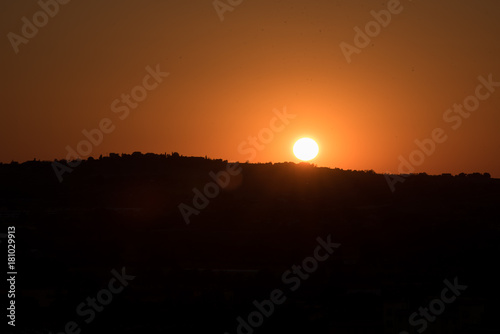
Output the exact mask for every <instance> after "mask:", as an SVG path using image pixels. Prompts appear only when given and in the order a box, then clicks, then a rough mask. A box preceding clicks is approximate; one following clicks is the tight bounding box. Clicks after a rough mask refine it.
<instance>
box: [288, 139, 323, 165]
mask: <svg viewBox="0 0 500 334" xmlns="http://www.w3.org/2000/svg"><path fill="white" fill-rule="evenodd" d="M318 152H319V147H318V144H316V142H315V141H314V140H312V139H311V138H301V139H299V140H297V141H296V142H295V145H293V154H295V156H296V157H297V158H298V159H300V160H302V161H308V160H311V159H314V158H315V157H316V156H317V155H318Z"/></svg>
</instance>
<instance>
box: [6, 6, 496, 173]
mask: <svg viewBox="0 0 500 334" xmlns="http://www.w3.org/2000/svg"><path fill="white" fill-rule="evenodd" d="M44 1H45V2H47V3H52V2H53V1H55V0H43V1H42V3H43V2H44ZM60 1H61V2H64V1H62V0H60ZM65 1H66V0H65ZM221 2H222V3H228V0H221ZM232 2H233V3H237V2H238V1H236V0H232ZM359 3H361V4H359ZM388 6H396V3H395V2H392V1H388V2H380V1H363V2H361V1H358V2H357V3H354V2H353V1H348V0H341V1H340V0H317V1H305V0H303V1H292V0H287V1H264V0H253V1H242V2H241V4H240V5H237V6H234V8H232V9H233V10H232V11H226V12H225V13H224V14H223V17H224V20H223V21H221V20H220V17H219V15H218V13H217V11H216V9H215V8H214V6H213V4H212V0H209V1H189V2H188V1H166V0H162V1H158V0H154V1H153V0H143V1H126V0H121V1H105V2H104V1H77V0H73V1H70V2H69V3H67V4H59V8H58V11H57V12H56V13H53V17H48V19H47V22H46V24H45V25H41V26H40V27H39V28H38V32H37V33H36V35H35V36H33V37H32V38H27V39H26V41H27V42H26V43H24V44H23V43H21V44H18V45H17V46H13V45H14V44H13V43H12V42H11V40H10V39H12V36H13V35H11V38H10V39H9V35H8V34H9V33H13V34H16V35H17V36H22V34H23V32H22V27H23V24H24V23H23V21H22V18H23V17H27V18H28V20H29V21H30V22H33V15H34V14H36V13H37V12H38V11H40V10H41V7H40V5H39V4H38V3H37V2H34V1H30V2H28V1H23V2H22V3H19V2H15V3H14V2H3V3H2V4H0V9H1V10H0V16H1V23H0V27H1V31H2V32H3V35H4V38H3V42H2V44H1V46H0V47H1V50H0V52H1V55H2V62H1V64H0V66H1V68H2V72H1V73H2V87H1V92H2V93H1V94H2V102H3V103H2V112H1V116H0V161H1V162H4V163H6V162H10V161H12V160H15V161H25V160H32V159H33V158H37V159H41V160H52V159H54V158H58V159H61V158H64V157H65V156H66V154H67V152H66V147H67V146H68V145H69V146H70V147H72V148H73V149H76V147H77V145H78V143H79V142H80V141H82V140H85V139H86V138H85V136H84V135H83V134H82V130H84V129H86V130H89V131H90V130H92V129H94V128H98V127H99V123H100V122H101V120H103V119H106V118H107V119H109V122H111V123H110V124H111V125H110V124H108V127H113V131H111V132H109V133H105V134H103V137H102V140H100V142H99V144H98V145H92V147H91V153H90V155H92V156H94V157H97V156H99V155H100V154H108V153H110V152H118V153H121V152H125V153H132V152H134V151H142V152H155V153H163V152H167V153H170V152H173V151H177V152H179V153H180V154H183V155H188V156H191V155H194V156H205V155H207V156H209V157H212V158H223V159H228V160H239V161H246V160H250V161H251V162H267V161H273V162H280V161H298V160H297V159H296V158H295V157H294V156H293V153H292V146H293V143H294V141H295V140H296V139H299V138H300V137H302V136H309V137H311V138H313V139H315V140H316V141H317V142H318V144H319V146H320V153H319V155H318V157H317V158H316V159H315V160H313V161H312V162H313V163H315V164H317V165H318V166H327V167H339V168H343V169H362V170H364V169H373V170H375V171H376V172H381V173H382V172H388V171H389V172H393V173H397V172H398V166H399V157H400V156H402V157H404V158H405V159H409V156H410V154H411V153H412V151H414V150H415V149H417V148H418V147H417V146H416V144H415V140H416V139H420V140H423V139H426V138H431V133H432V131H433V130H434V129H436V128H442V129H443V131H444V133H445V135H446V136H447V139H446V140H445V141H444V142H443V143H438V144H436V147H435V151H434V152H433V153H432V154H429V155H428V156H427V155H426V156H425V160H424V161H423V162H422V163H421V164H420V165H419V166H415V172H427V173H432V174H436V173H443V172H451V173H454V174H456V173H460V172H466V173H471V172H490V173H491V174H492V175H493V176H494V177H500V158H499V154H498V152H499V145H500V131H499V129H500V112H499V106H500V87H498V90H497V91H493V92H490V94H489V96H488V97H487V98H485V99H484V100H481V101H480V103H479V106H478V108H477V110H475V111H473V112H471V113H470V116H469V117H468V118H464V119H463V122H462V124H461V125H460V127H459V128H457V129H456V130H454V129H453V128H452V125H454V124H455V123H454V122H446V121H445V120H444V119H443V115H444V114H445V112H446V110H447V109H448V108H451V107H453V105H454V104H461V103H463V101H464V99H466V98H467V97H468V96H470V95H474V94H475V90H476V87H477V86H478V85H479V84H480V83H481V82H480V81H479V80H478V77H479V76H483V77H484V78H487V77H488V75H490V74H491V75H492V78H493V81H495V82H496V81H498V82H500V63H499V62H498V59H500V44H499V43H498V36H499V35H500V34H499V33H500V22H499V21H498V17H499V14H500V2H498V1H495V0H483V1H481V2H473V1H451V0H448V1H439V2H437V1H429V0H418V1H416V0H413V1H409V0H402V1H401V3H400V4H399V7H397V8H398V10H399V13H397V14H395V13H393V14H391V20H390V22H389V23H388V24H386V27H381V29H380V31H379V32H374V33H372V34H374V36H373V37H370V39H371V40H370V42H369V45H368V46H367V47H365V48H360V52H359V53H357V54H356V53H354V54H352V55H351V62H350V63H349V62H348V61H347V59H346V56H345V55H344V54H343V52H342V49H341V47H340V44H341V43H343V42H344V43H348V44H350V45H353V46H355V43H354V37H355V31H354V30H353V29H354V28H355V27H356V26H358V27H360V29H361V30H363V31H364V29H365V25H366V24H367V23H369V22H370V21H373V20H374V17H373V16H372V14H371V13H370V11H375V12H380V11H381V10H387V8H388ZM50 8H51V10H52V11H55V9H54V7H50ZM394 8H396V7H394ZM38 19H39V20H43V15H41V16H40V15H38ZM42 23H43V22H42ZM25 30H26V29H25ZM16 47H17V48H18V50H17V51H18V52H17V53H16V52H15V48H16ZM148 66H149V67H150V69H151V70H154V69H155V67H156V66H159V69H160V71H161V72H168V73H169V75H168V76H165V77H162V78H160V79H159V80H161V82H157V81H155V80H154V78H149V79H147V80H146V84H147V85H149V86H150V87H152V86H155V87H154V88H152V89H151V90H149V91H146V92H147V93H146V94H147V96H146V97H145V98H144V100H143V101H140V102H138V104H137V106H136V107H135V108H134V109H131V108H129V109H130V113H129V114H128V115H127V117H124V119H120V116H122V117H123V115H124V114H123V111H121V112H114V110H113V109H112V107H111V104H112V103H113V101H115V100H116V99H119V100H120V99H121V96H122V94H130V93H131V90H133V89H134V88H136V86H143V85H144V83H143V79H144V77H145V76H146V75H148V71H147V70H146V67H148ZM156 83H157V85H156ZM141 89H142V88H140V87H139V88H137V89H136V92H138V93H137V94H139V93H140V92H141ZM484 89H486V88H484V87H483V88H481V90H480V91H481V92H482V93H483V96H484V94H486V93H485V92H488V91H487V90H484ZM142 92H144V89H142ZM137 96H139V95H137ZM118 102H119V103H118V104H117V105H115V107H118V106H124V105H125V104H124V103H123V102H120V101H118ZM284 107H286V110H287V112H288V113H289V114H293V115H296V117H295V118H293V119H290V120H289V124H286V126H285V127H284V129H282V131H279V132H275V133H274V134H273V139H272V140H271V141H269V142H268V143H266V144H265V145H264V148H263V149H262V150H259V151H257V154H256V156H255V158H254V159H249V157H250V156H251V155H250V154H248V153H247V154H242V153H241V150H238V147H239V145H242V143H243V142H244V141H248V137H249V136H257V135H258V134H259V133H260V132H261V131H262V129H263V128H266V127H269V126H270V122H271V120H272V119H273V117H275V113H274V112H273V110H274V109H277V110H283V108H284ZM122 110H123V109H122ZM450 115H451V114H450ZM453 115H457V114H456V113H454V114H453ZM276 124H278V123H276ZM108 130H109V129H108ZM83 158H86V156H83Z"/></svg>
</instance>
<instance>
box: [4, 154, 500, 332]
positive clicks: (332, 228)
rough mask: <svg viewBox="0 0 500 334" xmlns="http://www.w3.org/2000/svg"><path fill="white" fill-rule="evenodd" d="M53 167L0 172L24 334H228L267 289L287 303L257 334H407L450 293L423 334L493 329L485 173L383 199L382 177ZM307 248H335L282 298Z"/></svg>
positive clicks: (493, 187)
mask: <svg viewBox="0 0 500 334" xmlns="http://www.w3.org/2000/svg"><path fill="white" fill-rule="evenodd" d="M57 162H58V163H60V164H62V165H67V163H68V162H67V161H57ZM53 163H54V162H50V161H36V160H35V161H28V162H24V163H10V164H0V198H1V205H0V219H1V222H2V232H1V233H6V232H4V231H6V230H7V226H16V245H17V249H18V252H17V257H18V259H17V261H18V263H19V272H20V273H22V275H20V276H19V277H18V282H17V284H18V287H19V294H18V296H17V302H18V304H19V305H20V306H19V309H18V314H19V319H22V317H23V314H25V315H27V314H30V315H35V316H31V318H30V321H25V320H23V321H20V323H19V324H20V326H21V327H19V330H24V331H25V332H27V333H35V332H36V331H38V332H37V333H39V332H40V331H41V332H42V333H48V332H49V331H52V332H54V333H59V332H64V326H65V324H66V323H67V322H68V321H71V320H74V321H76V322H77V323H78V324H79V326H80V328H81V329H82V331H87V332H91V333H101V332H102V333H109V332H116V333H118V332H124V333H147V332H172V333H192V332H196V331H197V332H201V331H202V332H205V333H212V332H213V333H224V332H229V333H237V332H238V325H239V322H238V320H237V319H238V317H242V318H243V319H247V315H248V314H250V313H251V312H253V311H254V310H256V306H254V304H253V301H254V300H257V301H262V300H265V299H266V298H270V297H269V296H270V292H271V291H273V289H281V290H282V291H287V293H286V301H285V302H284V303H283V304H280V305H277V304H276V305H274V310H273V312H272V315H270V316H269V317H265V320H264V321H263V324H262V325H259V326H257V327H258V328H257V327H255V328H251V330H252V331H255V332H256V333H276V332H294V333H295V332H309V333H399V332H400V331H404V330H407V331H409V332H412V331H413V332H414V331H415V330H416V329H418V328H423V325H419V326H415V325H412V324H411V323H409V317H410V315H411V314H413V313H414V312H415V311H418V310H419V308H420V307H428V305H429V303H430V302H431V301H433V300H434V299H436V298H440V294H441V290H442V289H443V287H445V285H444V283H443V281H444V280H448V281H451V282H453V280H454V279H455V278H458V281H459V282H460V283H461V284H465V285H466V286H467V289H466V290H465V291H463V293H462V294H461V295H460V296H459V297H457V298H456V301H454V302H453V303H450V304H447V305H446V310H445V311H444V312H443V313H442V314H440V315H439V316H438V317H436V319H435V320H433V321H430V320H429V321H427V322H426V326H428V328H427V327H426V328H427V331H428V332H429V333H431V332H440V331H441V330H444V329H447V330H449V329H450V328H451V329H452V330H454V332H455V333H472V332H474V333H479V332H483V331H484V332H485V331H487V330H495V329H498V325H497V321H496V314H497V313H498V312H499V311H500V307H499V304H498V297H500V294H499V290H498V287H497V282H498V278H499V275H498V274H497V270H496V267H497V266H498V264H497V263H498V260H497V259H498V255H499V254H500V252H499V251H500V243H499V242H498V241H499V232H500V229H499V227H500V225H499V222H500V219H499V218H500V213H499V210H498V203H499V200H500V180H498V179H493V178H491V177H490V175H489V174H487V173H484V174H480V173H474V174H468V175H466V174H460V175H456V176H452V175H449V174H443V175H426V174H418V175H409V176H406V177H405V182H404V183H401V184H398V185H397V187H396V191H394V192H393V191H391V189H390V187H389V186H388V184H387V178H386V176H384V175H382V174H377V173H375V172H373V171H352V170H341V169H330V168H322V167H317V166H314V165H311V164H307V163H300V164H295V163H290V162H287V163H274V164H273V163H264V164H250V163H239V164H236V165H235V164H229V163H228V161H226V160H222V159H208V158H206V157H205V158H202V157H184V156H181V155H179V154H177V153H173V154H161V155H157V154H150V153H149V154H142V153H139V152H136V153H134V154H131V155H127V154H122V155H118V154H111V155H110V156H109V157H102V156H101V157H100V158H99V159H92V158H90V159H88V160H85V161H82V162H81V163H79V164H78V166H76V167H74V168H72V171H71V172H70V173H65V174H64V178H63V181H62V182H59V180H58V177H57V176H56V174H55V172H54V164H53ZM229 168H233V169H232V171H233V172H234V173H233V174H231V173H230V172H229V171H230V169H229ZM224 171H226V173H227V175H228V176H229V177H226V178H224V177H222V176H223V175H226V174H224V173H223V172H224ZM214 175H215V177H214ZM217 176H218V178H217ZM207 184H212V186H207ZM221 184H222V185H224V187H223V186H221ZM214 185H216V187H217V188H218V190H217V189H216V187H215V186H214ZM207 189H208V191H207ZM197 194H198V195H197ZM199 194H201V195H199ZM196 196H198V197H196ZM196 199H197V200H196ZM183 205H184V206H183ZM182 207H184V208H188V209H184V210H183V209H182ZM186 210H187V211H186ZM186 216H188V219H186ZM318 238H319V239H321V240H327V239H328V238H331V241H332V242H333V243H336V244H338V246H337V248H336V249H335V251H334V252H333V253H331V254H330V255H328V259H327V260H325V261H324V262H320V263H319V264H318V266H317V269H314V270H313V271H312V272H311V273H310V274H308V277H307V278H305V279H301V281H300V289H297V291H293V292H291V291H290V289H288V288H289V286H287V283H286V280H284V279H283V277H284V276H283V273H286V272H287V270H289V269H290V268H292V266H293V265H294V264H296V265H299V264H302V263H304V262H303V261H305V260H304V259H306V258H308V257H310V256H312V255H313V251H315V249H316V248H315V247H317V245H318V242H319V241H318V240H319V239H318ZM325 249H326V248H325ZM325 254H326V253H325ZM122 267H125V268H126V271H127V273H130V275H134V276H135V278H134V280H133V281H131V282H130V283H129V284H128V285H127V286H126V287H125V288H124V290H123V292H121V293H120V294H119V295H116V296H115V297H114V299H113V301H112V302H111V303H110V304H109V305H107V306H105V309H104V311H102V312H96V317H95V320H92V321H91V322H90V323H86V322H85V321H83V318H80V317H79V315H78V314H77V312H75V309H76V308H77V306H78V305H79V304H80V303H81V302H83V301H85V300H86V298H87V297H88V296H95V295H96V294H97V293H98V291H100V289H102V288H103V287H106V286H107V284H108V281H109V280H110V278H111V277H112V274H111V273H110V272H111V270H113V269H116V270H117V271H120V270H119V269H120V268H122ZM5 292H6V291H5ZM246 321H247V322H248V320H246ZM118 323H119V324H120V325H117V324H118ZM247 325H248V324H247ZM240 331H243V332H245V329H244V328H243V329H241V328H240ZM247 332H250V331H249V330H248V329H247Z"/></svg>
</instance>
